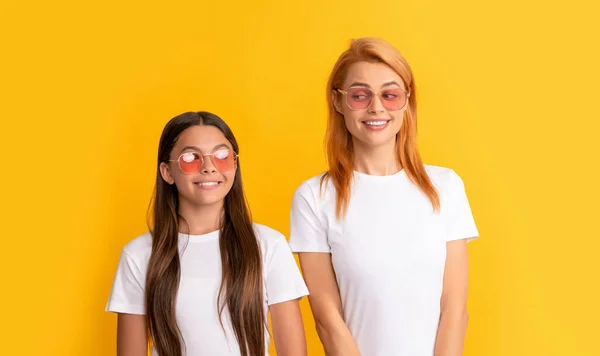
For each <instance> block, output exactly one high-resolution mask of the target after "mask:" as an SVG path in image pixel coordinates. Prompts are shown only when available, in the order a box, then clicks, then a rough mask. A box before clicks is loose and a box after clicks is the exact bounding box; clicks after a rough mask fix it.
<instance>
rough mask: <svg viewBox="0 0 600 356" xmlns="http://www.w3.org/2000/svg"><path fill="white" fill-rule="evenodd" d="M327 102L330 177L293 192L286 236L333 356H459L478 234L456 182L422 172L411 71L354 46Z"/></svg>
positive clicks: (401, 62)
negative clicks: (471, 250)
mask: <svg viewBox="0 0 600 356" xmlns="http://www.w3.org/2000/svg"><path fill="white" fill-rule="evenodd" d="M327 99H328V104H329V121H328V124H327V134H326V145H327V158H328V161H329V170H328V171H327V172H326V173H324V174H322V175H319V176H317V177H314V178H312V179H309V180H307V181H305V182H304V183H302V185H300V187H299V188H298V189H297V190H296V192H295V195H294V198H293V203H292V212H291V236H290V245H291V247H292V250H293V251H294V252H297V253H298V254H299V257H300V263H301V266H302V270H303V272H304V279H305V281H306V283H307V285H308V288H309V290H310V293H311V296H310V297H309V301H310V305H311V308H312V311H313V314H314V317H315V321H316V325H317V331H318V334H319V337H320V338H321V341H322V343H323V345H324V347H325V350H326V352H327V355H332V356H337V355H343V356H351V355H358V354H359V353H360V355H363V356H398V355H402V356H432V355H434V353H435V355H444V356H450V355H461V354H462V348H463V340H464V337H465V332H466V325H467V313H466V298H467V246H466V241H467V239H469V238H474V237H476V236H478V232H477V229H476V227H475V223H474V221H473V217H472V214H471V210H470V208H469V203H468V201H467V197H466V195H465V190H464V187H463V183H462V181H461V179H460V178H459V176H458V175H457V174H456V173H455V172H454V171H452V170H450V169H447V168H442V167H434V166H427V165H424V164H423V163H422V161H421V158H420V156H419V153H418V150H417V137H416V136H417V126H416V119H417V111H416V110H417V106H416V103H417V101H416V95H415V82H414V79H413V76H412V72H411V69H410V67H409V66H408V63H407V62H406V60H405V59H404V58H403V57H402V56H401V55H400V53H398V51H397V50H396V49H395V48H393V47H392V46H391V45H390V44H388V43H386V42H385V41H382V40H380V39H374V38H362V39H358V40H355V41H352V43H351V45H350V48H349V49H348V50H347V51H345V52H344V53H342V55H341V56H340V57H339V59H338V61H337V63H336V64H335V66H334V68H333V71H332V73H331V75H330V77H329V81H328V83H327Z"/></svg>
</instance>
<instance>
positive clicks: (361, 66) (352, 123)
mask: <svg viewBox="0 0 600 356" xmlns="http://www.w3.org/2000/svg"><path fill="white" fill-rule="evenodd" d="M340 89H341V90H343V91H345V92H346V94H337V95H336V98H337V99H336V100H334V104H335V108H336V110H337V111H338V112H339V113H341V114H342V115H343V116H344V121H345V124H346V128H347V129H348V131H349V132H350V134H351V135H352V137H353V141H354V142H355V144H360V145H363V146H366V147H377V146H382V145H387V144H391V145H393V144H394V143H393V142H395V140H396V135H397V134H398V132H399V131H400V127H401V126H402V119H403V117H404V112H405V111H406V108H407V106H408V104H407V101H408V97H407V96H406V92H405V91H402V90H407V89H406V87H405V85H404V81H403V80H402V78H401V77H400V76H399V75H398V74H397V73H396V72H395V71H394V70H392V69H391V68H390V67H388V66H387V65H386V64H383V63H371V62H357V63H354V64H352V65H351V66H350V67H349V68H348V72H347V74H346V78H345V80H344V82H343V83H342V87H341V88H340ZM377 93H380V94H377ZM403 103H406V104H403ZM401 105H403V107H402V108H401V110H398V108H399V107H400V106H401ZM351 106H352V107H351ZM357 141H358V142H357Z"/></svg>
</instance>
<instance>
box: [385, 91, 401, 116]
mask: <svg viewBox="0 0 600 356" xmlns="http://www.w3.org/2000/svg"><path fill="white" fill-rule="evenodd" d="M381 104H382V105H383V107H384V108H386V109H387V110H390V111H395V110H400V109H402V108H403V107H404V105H405V104H406V92H405V91H404V90H401V89H389V90H384V91H383V92H381Z"/></svg>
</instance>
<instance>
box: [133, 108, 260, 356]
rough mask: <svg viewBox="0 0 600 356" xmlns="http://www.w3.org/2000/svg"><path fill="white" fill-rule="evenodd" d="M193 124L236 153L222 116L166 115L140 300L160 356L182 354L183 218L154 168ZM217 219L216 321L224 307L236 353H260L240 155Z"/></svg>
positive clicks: (255, 253) (252, 244) (254, 257)
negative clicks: (217, 135)
mask: <svg viewBox="0 0 600 356" xmlns="http://www.w3.org/2000/svg"><path fill="white" fill-rule="evenodd" d="M196 125H211V126H214V127H216V128H218V129H219V130H221V132H223V135H225V138H226V139H227V140H228V141H229V142H230V143H231V145H232V148H233V150H234V151H235V152H236V153H239V147H238V144H237V141H236V139H235V137H234V136H233V133H232V132H231V129H230V128H229V127H228V126H227V124H226V123H225V122H224V121H223V120H221V118H219V117H218V116H216V115H214V114H211V113H208V112H188V113H184V114H181V115H179V116H177V117H175V118H173V119H171V121H169V123H167V125H166V126H165V128H164V130H163V132H162V135H161V137H160V143H159V146H158V162H157V173H156V189H155V191H154V196H153V199H152V203H151V208H150V209H149V212H148V215H149V227H150V231H151V232H152V254H151V256H150V261H149V263H148V270H147V276H146V296H145V298H146V317H147V324H148V335H149V338H150V340H151V341H152V343H153V344H154V347H155V348H156V350H157V351H158V354H159V355H161V356H181V355H182V354H183V350H184V347H185V346H184V345H183V339H182V336H181V332H180V330H179V327H178V325H177V320H176V317H175V305H176V300H177V291H178V288H179V279H180V273H181V265H180V260H179V248H178V233H179V231H180V224H179V221H180V220H181V219H182V217H181V216H179V214H178V210H177V209H178V206H179V198H178V192H177V187H176V186H175V184H173V185H169V184H167V182H165V181H164V180H163V178H162V176H161V174H160V170H159V167H160V164H161V163H162V162H167V161H168V160H169V159H170V155H171V151H172V150H173V147H174V146H175V143H176V142H177V139H178V138H179V135H180V134H181V133H182V132H183V131H184V130H186V129H187V128H189V127H192V126H196ZM221 221H222V223H221V228H220V235H219V247H220V250H221V265H222V271H223V272H222V273H223V276H222V279H221V287H220V289H219V295H218V305H216V306H215V307H217V308H218V311H219V318H220V320H221V325H223V322H222V311H223V310H224V308H225V306H226V307H227V309H228V311H229V315H230V318H231V324H232V326H233V330H234V333H235V337H236V339H237V341H238V344H239V347H240V352H241V354H242V355H243V356H264V355H265V352H266V351H265V339H264V337H265V334H264V333H265V315H264V309H263V287H262V285H263V281H262V263H261V252H260V246H259V245H258V240H257V238H256V234H255V232H254V229H253V226H252V219H251V217H250V210H249V208H248V205H247V202H246V198H245V195H244V190H243V188H242V177H241V169H240V165H239V159H238V166H237V171H236V173H235V179H234V182H233V186H232V188H231V190H230V191H229V193H228V194H227V195H226V196H225V201H224V209H223V216H222V219H221ZM198 337H202V335H198ZM207 342H210V340H207Z"/></svg>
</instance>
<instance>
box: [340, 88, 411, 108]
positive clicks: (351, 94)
mask: <svg viewBox="0 0 600 356" xmlns="http://www.w3.org/2000/svg"><path fill="white" fill-rule="evenodd" d="M379 95H380V99H381V104H382V105H383V107H384V108H386V109H387V110H390V111H396V110H400V109H402V108H403V107H404V105H406V97H407V95H406V92H405V91H404V90H402V89H387V90H384V91H382V92H381V94H379ZM372 100H373V91H372V90H371V89H369V88H350V89H348V90H347V94H346V101H347V102H348V106H350V107H351V108H352V109H355V110H360V109H366V108H367V107H369V105H371V101H372Z"/></svg>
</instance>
